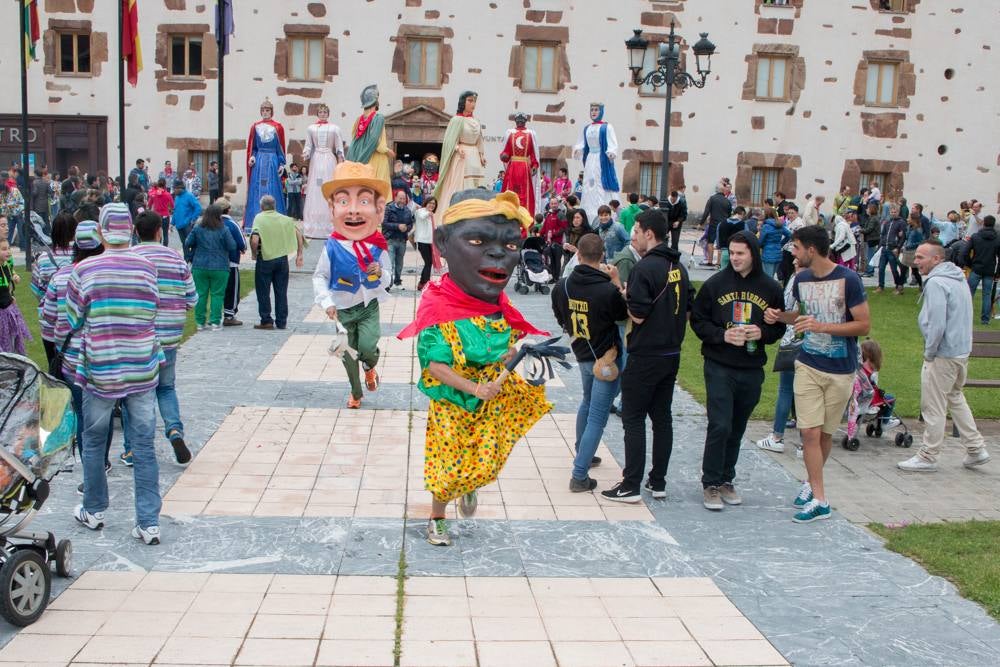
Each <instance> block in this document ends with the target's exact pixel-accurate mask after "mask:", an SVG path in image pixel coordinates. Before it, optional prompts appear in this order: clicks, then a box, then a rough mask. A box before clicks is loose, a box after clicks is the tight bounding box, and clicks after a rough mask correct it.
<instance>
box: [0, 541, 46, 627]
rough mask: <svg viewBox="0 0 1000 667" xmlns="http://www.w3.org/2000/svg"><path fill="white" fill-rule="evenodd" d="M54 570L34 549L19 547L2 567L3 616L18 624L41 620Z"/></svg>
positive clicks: (0, 598)
mask: <svg viewBox="0 0 1000 667" xmlns="http://www.w3.org/2000/svg"><path fill="white" fill-rule="evenodd" d="M51 588H52V573H51V572H49V566H48V564H47V563H46V562H45V559H44V558H42V556H41V554H39V553H38V552H37V551H35V550H34V549H17V550H16V551H14V552H12V553H10V554H9V555H8V556H7V560H6V561H5V562H4V564H3V567H0V616H3V618H4V619H5V620H6V621H7V622H8V623H10V624H11V625H16V626H18V627H24V626H26V625H31V624H32V623H34V622H35V621H37V620H38V617H39V616H41V615H42V613H43V612H44V611H45V608H46V607H47V606H48V604H49V593H50V591H51Z"/></svg>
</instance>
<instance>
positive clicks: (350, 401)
mask: <svg viewBox="0 0 1000 667" xmlns="http://www.w3.org/2000/svg"><path fill="white" fill-rule="evenodd" d="M347 407H348V408H350V409H351V410H357V409H358V408H360V407H361V399H360V398H354V397H353V396H348V397H347Z"/></svg>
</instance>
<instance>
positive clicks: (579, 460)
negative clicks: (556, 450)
mask: <svg viewBox="0 0 1000 667" xmlns="http://www.w3.org/2000/svg"><path fill="white" fill-rule="evenodd" d="M617 365H618V371H619V372H621V369H622V360H621V356H619V357H618V361H617ZM579 366H580V379H581V380H583V400H582V401H580V407H579V408H578V409H577V411H576V443H575V444H574V448H575V449H576V458H575V459H573V479H577V480H585V479H587V477H588V476H589V473H588V471H589V470H590V461H591V459H593V458H594V454H595V453H596V452H597V445H598V444H600V442H601V436H602V435H603V434H604V427H605V426H607V424H608V414H609V412H608V411H609V410H610V408H611V401H613V400H614V398H615V396H616V395H617V394H618V384H619V378H615V379H614V381H613V382H607V381H605V380H599V379H597V378H596V377H594V362H593V361H581V362H579Z"/></svg>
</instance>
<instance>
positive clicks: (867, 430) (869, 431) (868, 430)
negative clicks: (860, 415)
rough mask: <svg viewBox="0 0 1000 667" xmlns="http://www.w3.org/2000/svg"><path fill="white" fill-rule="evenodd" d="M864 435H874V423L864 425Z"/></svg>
mask: <svg viewBox="0 0 1000 667" xmlns="http://www.w3.org/2000/svg"><path fill="white" fill-rule="evenodd" d="M865 435H867V436H868V437H869V438H870V437H872V436H873V435H875V425H874V424H869V425H868V426H866V427H865Z"/></svg>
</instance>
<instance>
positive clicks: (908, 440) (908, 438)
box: [903, 433, 913, 449]
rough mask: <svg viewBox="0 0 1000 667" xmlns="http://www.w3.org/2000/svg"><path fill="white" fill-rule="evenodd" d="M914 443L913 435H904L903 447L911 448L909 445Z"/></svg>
mask: <svg viewBox="0 0 1000 667" xmlns="http://www.w3.org/2000/svg"><path fill="white" fill-rule="evenodd" d="M912 444H913V436H912V435H910V434H909V433H907V434H906V435H905V436H903V447H906V448H907V449H909V447H910V446H911V445H912Z"/></svg>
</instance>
